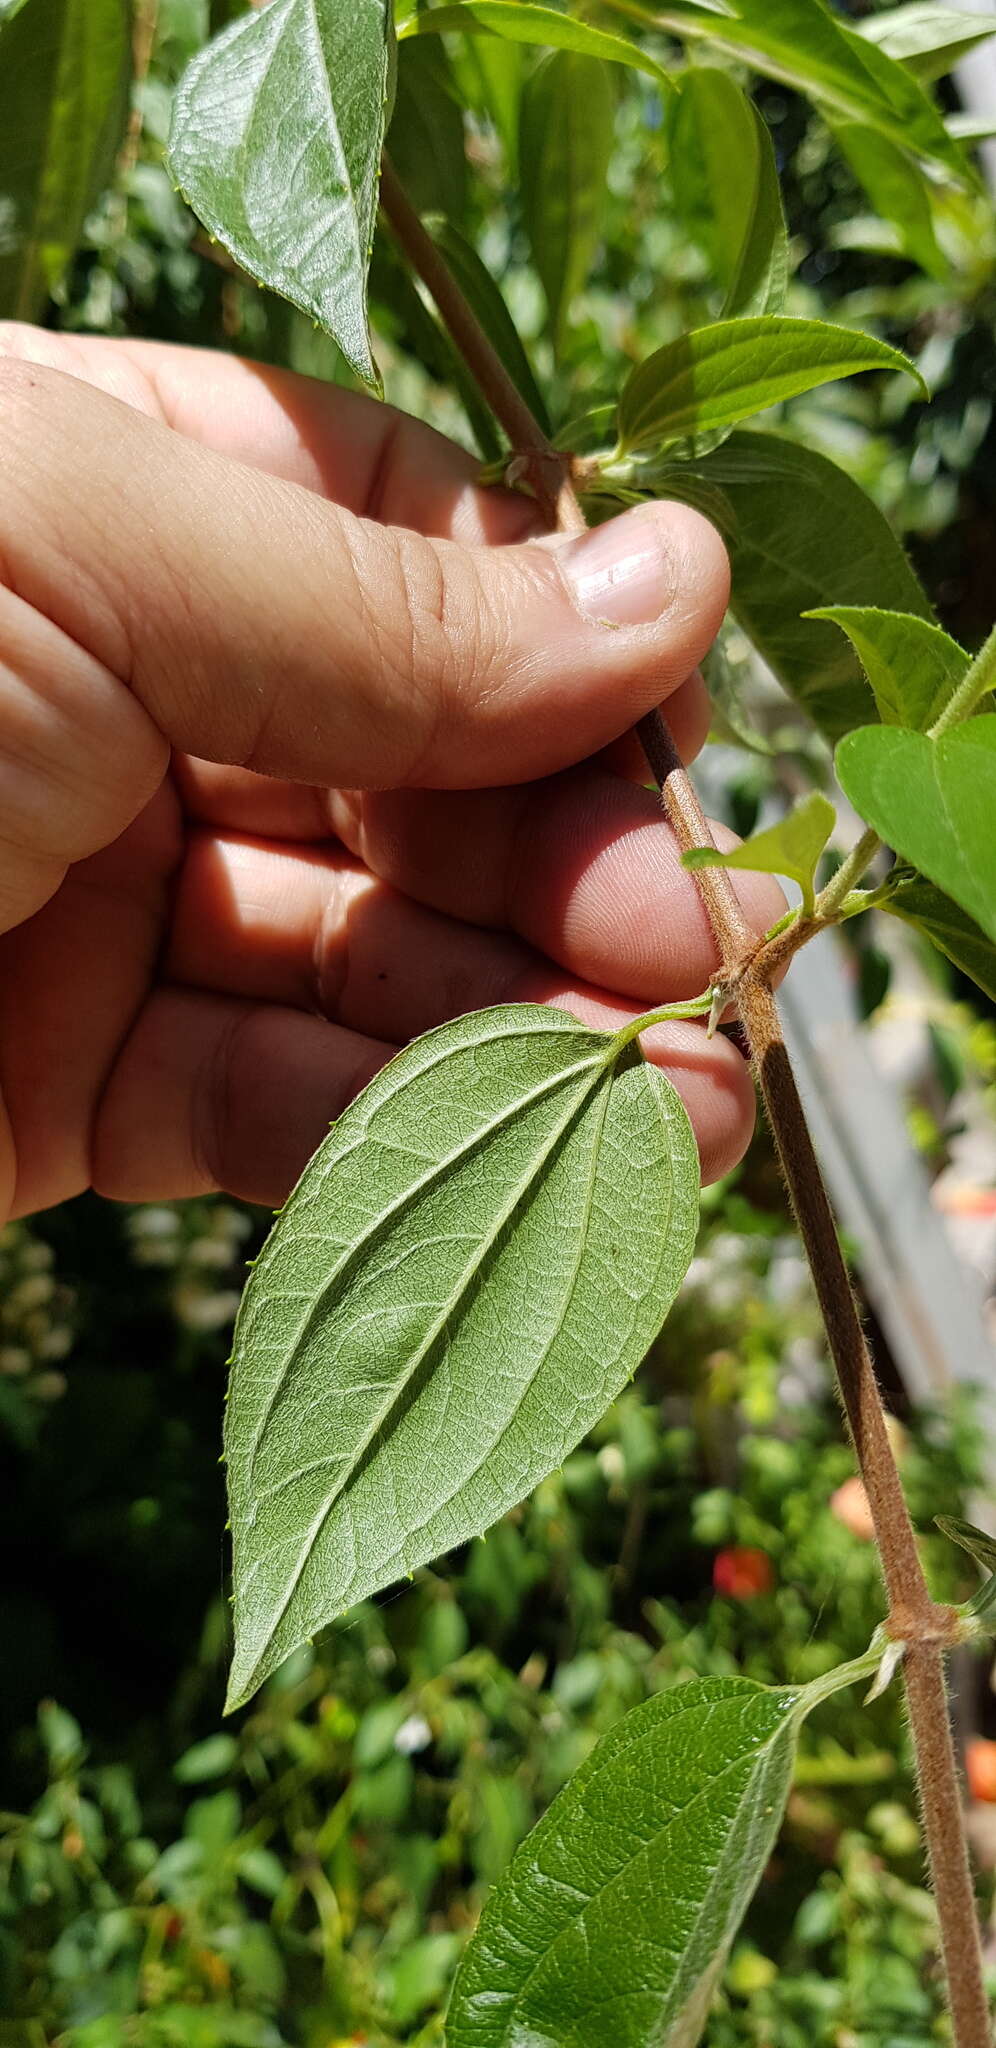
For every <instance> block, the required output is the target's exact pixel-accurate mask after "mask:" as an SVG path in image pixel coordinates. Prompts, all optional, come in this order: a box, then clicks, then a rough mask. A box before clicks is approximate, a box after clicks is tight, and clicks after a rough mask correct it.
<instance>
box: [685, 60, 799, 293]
mask: <svg viewBox="0 0 996 2048" xmlns="http://www.w3.org/2000/svg"><path fill="white" fill-rule="evenodd" d="M670 174H671V181H672V186H673V189H674V193H675V199H676V202H677V206H678V212H679V217H680V220H681V224H682V227H683V228H684V229H685V230H686V231H687V232H689V233H690V234H691V235H693V236H694V238H695V240H696V241H698V242H699V243H700V244H701V246H702V247H703V248H704V249H705V251H706V253H707V254H708V256H709V258H710V262H711V266H712V268H713V270H714V272H715V275H716V279H717V282H718V283H719V284H720V285H721V286H722V287H723V290H724V301H723V308H722V312H723V317H725V318H729V319H732V318H733V317H735V316H737V315H741V314H748V313H777V312H780V311H781V308H782V306H783V304H784V302H785V285H786V280H787V277H788V238H787V235H786V231H785V218H784V214H783V212H782V202H781V192H780V190H779V185H778V173H777V170H776V168H775V153H774V149H773V148H772V143H771V137H770V135H769V133H768V129H767V125H766V123H765V122H764V121H763V120H762V118H761V115H760V114H759V113H758V110H757V108H756V107H755V106H754V105H753V104H752V102H751V101H750V100H749V99H748V98H747V95H746V93H744V92H742V91H741V90H740V87H739V86H738V85H737V84H736V83H735V81H734V80H733V79H732V78H731V77H730V75H729V73H728V72H726V71H719V70H717V69H716V68H715V66H713V65H704V64H703V65H692V66H691V67H690V68H689V69H688V70H687V71H686V72H685V73H684V76H683V77H682V80H681V90H680V93H679V94H678V96H677V98H676V100H675V102H674V109H673V113H672V116H671V148H670Z"/></svg>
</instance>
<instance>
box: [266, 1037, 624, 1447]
mask: <svg viewBox="0 0 996 2048" xmlns="http://www.w3.org/2000/svg"><path fill="white" fill-rule="evenodd" d="M503 1035H504V1036H506V1037H508V1038H514V1037H516V1036H518V1035H519V1034H518V1033H516V1032H514V1031H509V1032H508V1033H505V1034H503ZM540 1035H541V1034H539V1033H537V1034H536V1036H537V1037H538V1036H540ZM550 1035H551V1036H557V1037H560V1036H562V1035H565V1034H561V1033H559V1032H558V1033H551V1034H550ZM448 1057H449V1051H448V1049H444V1050H443V1051H441V1052H439V1053H438V1054H437V1055H436V1057H435V1058H434V1059H432V1060H427V1061H426V1064H425V1066H424V1067H423V1068H422V1069H421V1070H420V1075H419V1078H420V1079H421V1077H422V1075H424V1074H427V1073H430V1072H431V1071H432V1068H433V1067H434V1066H439V1065H440V1064H441V1063H442V1062H443V1061H445V1060H446V1059H447V1058H448ZM609 1057H611V1053H610V1054H609ZM607 1063H608V1060H607V1057H606V1056H605V1055H603V1056H602V1057H598V1056H596V1055H594V1054H590V1055H589V1056H588V1057H587V1058H586V1059H584V1060H578V1061H577V1062H576V1063H575V1065H574V1066H572V1067H566V1068H561V1069H560V1070H559V1071H558V1072H557V1073H556V1074H554V1075H552V1076H547V1077H546V1078H545V1079H544V1080H542V1081H540V1082H538V1083H537V1085H536V1087H535V1088H531V1089H529V1091H528V1093H527V1094H525V1095H520V1096H518V1097H517V1098H516V1099H515V1101H514V1102H511V1103H509V1104H507V1105H506V1107H505V1108H504V1109H503V1110H502V1112H501V1115H500V1116H497V1117H494V1118H492V1119H491V1121H490V1122H489V1123H487V1124H486V1125H483V1126H482V1128H481V1129H480V1130H479V1131H475V1133H474V1135H473V1137H472V1138H469V1139H467V1140H465V1142H464V1143H463V1144H461V1145H458V1146H456V1147H455V1149H454V1150H453V1151H452V1152H449V1153H447V1155H446V1156H445V1158H443V1159H439V1160H434V1161H433V1164H432V1166H431V1167H430V1168H429V1169H428V1171H427V1172H425V1173H423V1174H421V1175H420V1176H419V1178H418V1180H416V1181H412V1182H410V1183H409V1185H408V1186H407V1187H406V1188H404V1189H403V1190H402V1192H401V1193H400V1194H399V1195H398V1196H396V1197H395V1200H394V1201H393V1202H391V1203H390V1204H389V1206H388V1207H387V1208H386V1209H382V1210H381V1211H379V1213H378V1214H377V1215H376V1216H374V1217H373V1218H372V1219H371V1221H370V1223H369V1224H368V1225H367V1227H366V1229H365V1230H363V1231H362V1232H361V1234H360V1236H359V1237H358V1238H357V1239H355V1240H354V1242H353V1243H352V1244H350V1245H348V1246H346V1247H345V1249H344V1251H343V1256H342V1257H341V1259H340V1260H339V1262H338V1264H337V1265H335V1266H333V1268H332V1270H331V1272H330V1273H329V1274H328V1275H327V1276H326V1278H325V1280H324V1282H323V1284H322V1286H321V1287H320V1288H319V1289H318V1292H317V1293H316V1295H315V1296H314V1298H313V1299H312V1300H311V1301H310V1302H309V1305H308V1308H307V1311H306V1313H305V1315H304V1317H303V1318H302V1320H301V1322H300V1323H299V1324H298V1325H297V1328H296V1329H295V1330H294V1332H293V1334H292V1335H291V1337H290V1338H289V1339H288V1340H287V1343H286V1344H285V1347H284V1364H283V1367H282V1369H281V1370H280V1371H279V1374H278V1377H277V1379H276V1381H275V1383H274V1385H273V1387H272V1388H271V1390H270V1395H269V1398H268V1400H267V1402H266V1406H265V1407H264V1409H263V1412H262V1414H261V1416H260V1420H259V1424H258V1426H257V1429H256V1431H255V1434H254V1436H253V1439H252V1442H251V1445H250V1446H248V1448H247V1483H248V1482H251V1480H252V1477H253V1473H254V1471H255V1465H256V1456H257V1453H258V1451H259V1447H260V1442H261V1440H262V1437H263V1434H264V1432H265V1430H266V1428H267V1425H268V1423H269V1421H270V1417H271V1415H272V1414H273V1410H274V1408H275V1406H276V1404H277V1401H278V1399H279V1397H280V1394H281V1392H282V1391H283V1386H284V1382H285V1380H286V1377H287V1372H288V1370H289V1367H290V1363H291V1360H292V1358H293V1355H294V1353H295V1352H296V1351H297V1350H298V1349H299V1348H300V1346H301V1344H302V1343H303V1342H304V1341H305V1339H306V1338H307V1336H308V1334H309V1332H310V1330H311V1327H312V1325H313V1323H314V1322H315V1321H316V1319H317V1317H318V1316H319V1314H320V1313H321V1311H322V1309H323V1308H324V1305H325V1301H326V1298H327V1296H328V1295H329V1294H330V1292H331V1290H332V1288H333V1287H336V1286H338V1285H341V1284H343V1283H344V1282H346V1281H347V1280H348V1278H349V1274H350V1272H351V1271H352V1269H353V1268H354V1267H355V1266H356V1265H357V1264H358V1262H359V1260H360V1259H361V1258H362V1257H363V1256H364V1254H365V1253H366V1252H367V1251H369V1249H370V1247H371V1246H372V1245H374V1244H375V1243H376V1242H377V1240H378V1238H380V1237H383V1236H385V1235H386V1233H387V1231H388V1230H389V1229H390V1227H391V1225H392V1224H393V1223H394V1222H395V1220H396V1219H397V1217H398V1216H400V1215H402V1214H403V1213H404V1211H405V1209H406V1208H409V1207H410V1206H411V1204H412V1203H413V1202H415V1201H417V1200H418V1199H419V1198H420V1197H421V1196H422V1195H423V1194H425V1193H426V1192H427V1191H428V1190H429V1189H430V1188H431V1187H432V1185H433V1183H434V1182H435V1181H438V1180H440V1179H442V1178H443V1176H444V1175H445V1174H447V1173H448V1172H449V1171H450V1168H451V1167H453V1166H455V1165H456V1163H457V1161H458V1160H462V1159H469V1158H471V1157H472V1155H473V1154H474V1152H476V1151H478V1150H479V1148H480V1147H481V1146H482V1145H485V1144H487V1143H488V1141H489V1139H490V1138H491V1137H492V1136H493V1135H494V1133H495V1131H499V1130H501V1128H502V1126H503V1125H504V1124H506V1123H510V1122H511V1121H512V1119H513V1118H514V1117H517V1116H519V1115H520V1114H521V1112H522V1111H523V1110H525V1109H528V1108H529V1107H530V1106H531V1105H532V1104H533V1103H536V1102H539V1101H541V1100H542V1098H543V1096H544V1095H549V1094H552V1093H553V1092H554V1091H555V1090H556V1089H557V1088H560V1087H562V1086H563V1085H564V1084H565V1082H567V1081H570V1080H573V1079H574V1078H575V1076H576V1075H578V1074H581V1073H583V1072H584V1071H585V1068H586V1067H588V1066H592V1067H594V1068H595V1071H596V1077H597V1072H598V1070H599V1068H604V1067H605V1066H606V1065H607ZM375 1114H376V1112H375ZM368 1142H374V1143H381V1144H382V1143H383V1140H378V1139H377V1138H376V1135H374V1136H373V1138H372V1139H371V1133H370V1130H369V1126H367V1125H364V1126H363V1127H362V1129H361V1130H360V1131H359V1132H358V1133H357V1136H356V1139H355V1141H354V1143H353V1144H352V1145H351V1146H350V1148H349V1150H348V1151H346V1152H343V1153H342V1154H341V1155H340V1161H341V1160H342V1159H347V1158H348V1157H349V1156H350V1152H355V1151H357V1150H358V1149H359V1147H360V1146H361V1145H362V1144H364V1143H368ZM340 1161H337V1162H336V1163H337V1164H339V1163H340ZM260 1277H263V1276H262V1275H261V1276H260Z"/></svg>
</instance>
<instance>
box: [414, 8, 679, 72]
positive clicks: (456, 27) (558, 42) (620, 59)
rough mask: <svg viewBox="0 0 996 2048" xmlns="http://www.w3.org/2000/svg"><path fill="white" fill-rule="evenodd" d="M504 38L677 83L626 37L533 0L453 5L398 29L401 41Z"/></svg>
mask: <svg viewBox="0 0 996 2048" xmlns="http://www.w3.org/2000/svg"><path fill="white" fill-rule="evenodd" d="M457 31H459V32H460V33H461V34H463V35H489V36H504V37H506V38H507V40H508V41H509V42H514V43H539V44H541V45H542V46H543V47H545V48H546V49H548V50H573V51H574V53H575V55H576V56H579V57H601V58H602V59H603V61H604V62H605V63H607V64H626V65H628V66H629V68H630V70H633V71H644V72H646V74H647V76H648V77H649V78H653V79H655V80H656V82H657V84H658V85H660V86H663V87H664V88H665V90H667V91H669V92H670V91H671V89H672V86H673V80H672V79H671V78H670V77H669V75H668V73H667V72H666V71H665V70H664V69H663V67H662V66H661V65H660V64H658V62H657V59H656V58H655V57H650V56H648V54H647V52H646V50H641V48H640V45H639V43H633V42H630V41H629V39H628V37H626V36H616V35H612V34H610V33H609V32H608V31H607V30H606V29H601V28H592V27H591V26H590V24H589V23H588V22H586V21H580V20H579V19H578V17H577V16H576V15H573V14H562V13H561V12H560V11H559V9H558V8H556V7H540V6H533V5H531V4H530V0H454V4H452V5H444V6H442V7H427V8H424V9H423V10H422V12H421V13H420V14H413V15H412V16H411V17H410V18H409V20H408V21H406V22H405V23H404V24H403V25H402V27H401V28H399V30H398V37H399V40H403V39H407V37H409V36H432V35H442V34H444V33H445V32H454V33H455V32H457Z"/></svg>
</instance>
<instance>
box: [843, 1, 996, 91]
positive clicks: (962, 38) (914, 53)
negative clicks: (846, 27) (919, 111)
mask: <svg viewBox="0 0 996 2048" xmlns="http://www.w3.org/2000/svg"><path fill="white" fill-rule="evenodd" d="M855 28H856V29H857V31H858V34H859V35H862V36H867V38H868V40H869V42H872V43H877V44H878V47H879V49H880V50H885V51H886V53H887V55H888V56H890V57H894V58H896V59H897V61H898V62H899V63H901V64H906V65H908V66H909V69H910V70H911V71H912V72H913V73H914V74H915V76H916V77H917V78H919V79H921V80H922V81H923V82H924V83H925V84H928V85H929V84H930V82H931V80H932V79H935V78H943V76H944V73H945V72H946V71H950V70H951V68H952V65H954V64H957V62H958V59H959V57H965V56H967V55H968V52H969V50H974V49H975V47H976V45H977V44H978V43H983V42H985V41H986V40H987V38H988V37H989V36H991V35H993V34H994V33H996V21H994V20H993V19H992V17H991V16H990V17H989V19H988V20H987V19H986V16H985V15H979V14H965V13H958V12H957V10H956V9H955V8H953V7H946V6H943V5H940V4H939V0H910V4H909V5H908V6H905V7H890V8H889V9H888V10H887V12H886V13H885V14H869V15H867V16H866V17H865V19H864V20H863V21H860V22H855Z"/></svg>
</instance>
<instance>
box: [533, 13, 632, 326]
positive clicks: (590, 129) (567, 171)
mask: <svg viewBox="0 0 996 2048" xmlns="http://www.w3.org/2000/svg"><path fill="white" fill-rule="evenodd" d="M613 117H614V104H613V98H612V88H611V86H610V83H609V75H608V72H607V70H606V68H605V66H604V64H601V63H599V62H596V60H595V59H594V58H592V57H579V56H575V55H574V53H573V52H572V51H569V50H557V51H555V53H554V54H553V55H552V56H550V57H547V58H545V59H544V61H543V63H542V64H540V65H539V67H538V68H537V70H535V71H534V72H533V73H532V74H531V76H530V77H529V78H527V80H526V83H525V86H524V88H523V93H522V101H521V106H520V111H519V191H520V198H521V201H522V217H523V220H524V221H525V226H526V233H527V235H528V236H529V243H530V247H531V249H532V254H533V262H534V263H535V265H536V268H537V270H538V272H539V275H540V281H541V283H542V286H543V290H544V292H545V294H546V302H547V307H548V310H549V315H550V331H551V333H552V335H553V338H554V343H555V345H559V343H560V341H561V340H562V337H563V333H564V329H565V326H566V324H567V320H568V318H569V315H570V309H571V305H572V303H573V300H574V299H575V298H576V296H577V293H578V292H579V291H580V290H581V287H582V285H583V284H584V283H585V282H586V280H587V277H588V273H589V270H590V268H591V261H592V257H593V255H594V252H595V249H596V247H597V244H598V238H599V233H600V229H601V224H602V220H603V218H604V200H605V179H606V174H607V172H608V168H609V161H610V158H611V155H612V143H613Z"/></svg>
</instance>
